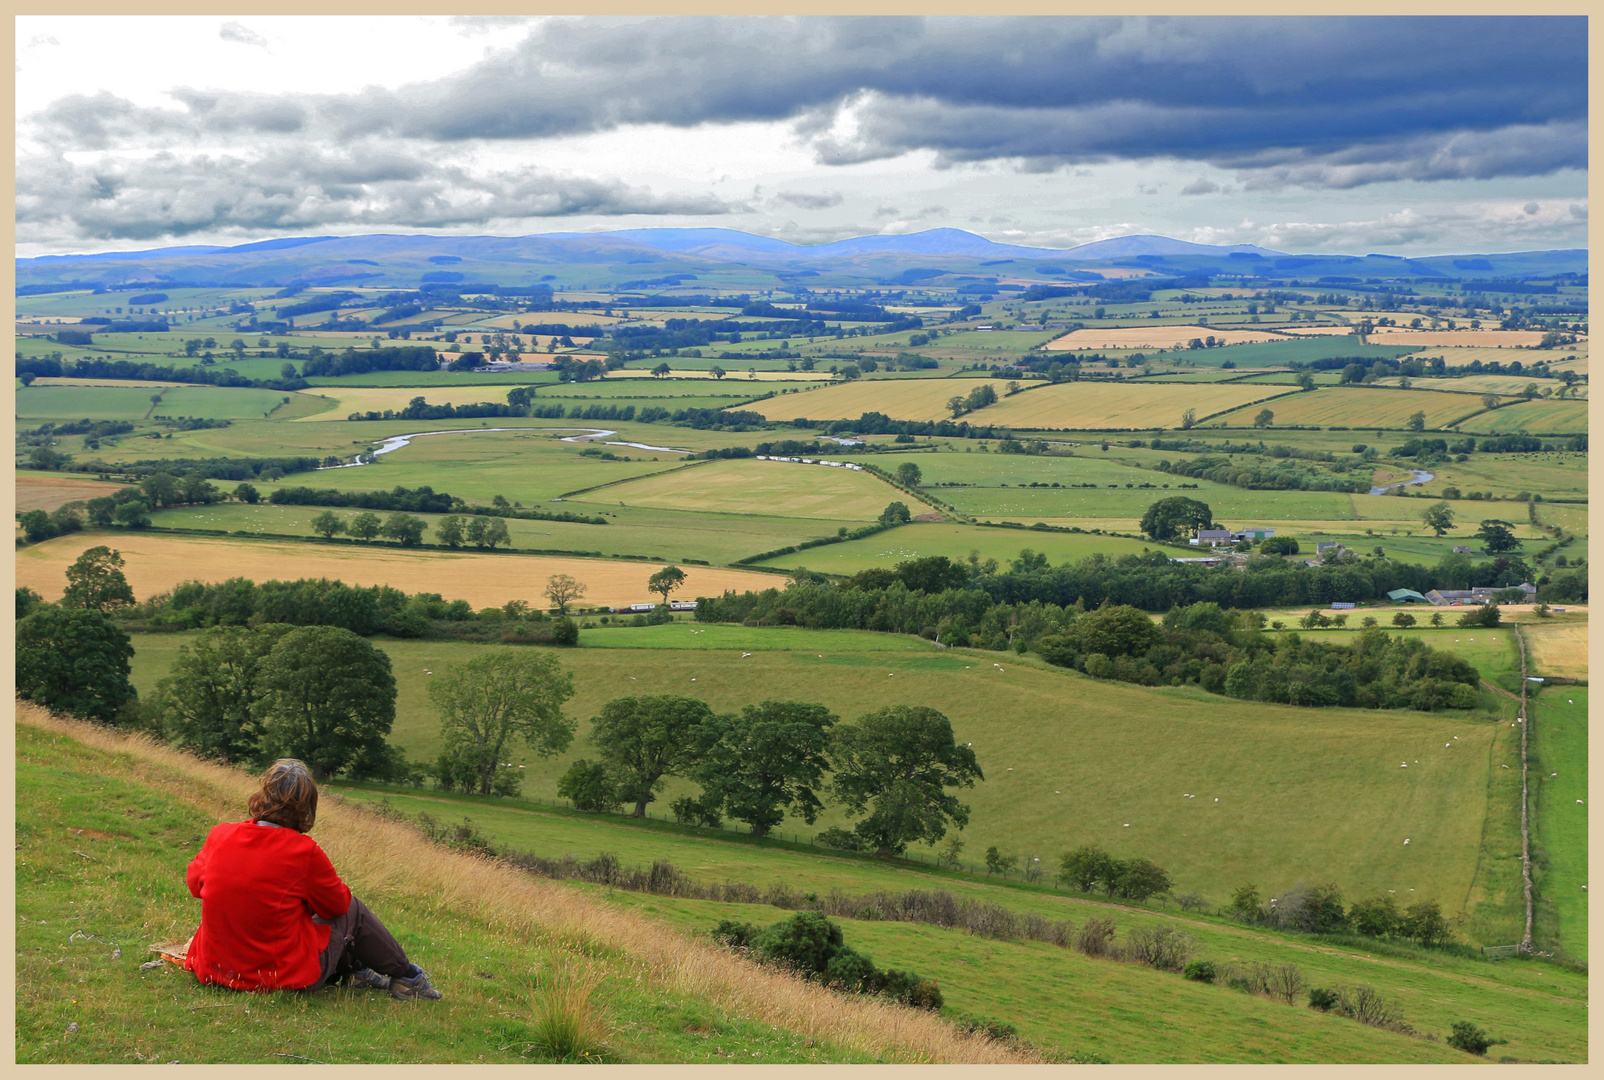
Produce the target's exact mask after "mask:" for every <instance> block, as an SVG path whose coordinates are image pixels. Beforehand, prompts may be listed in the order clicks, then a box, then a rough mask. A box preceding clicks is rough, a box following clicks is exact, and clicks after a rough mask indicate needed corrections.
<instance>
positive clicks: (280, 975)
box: [184, 821, 351, 990]
mask: <svg viewBox="0 0 1604 1080" xmlns="http://www.w3.org/2000/svg"><path fill="white" fill-rule="evenodd" d="M187 880H188V882H189V891H190V893H191V895H193V896H196V897H198V898H199V899H200V902H201V924H200V929H199V930H197V931H196V932H195V940H194V941H193V942H191V943H190V946H189V954H188V956H187V958H186V959H185V961H184V966H185V967H186V968H188V969H189V970H190V971H193V972H194V973H195V978H197V979H199V980H200V981H201V982H203V983H216V984H218V985H220V986H228V987H232V988H233V989H235V990H279V989H291V990H298V989H301V988H303V987H307V986H311V985H312V984H313V983H315V982H317V980H318V978H319V977H320V976H321V975H322V973H323V972H322V968H321V966H320V965H319V963H318V954H319V953H321V952H322V951H323V949H324V947H325V946H327V945H328V942H329V928H328V927H327V926H319V925H318V924H316V923H314V922H313V921H312V916H313V915H318V916H321V917H322V918H325V919H335V918H338V917H339V916H341V915H344V914H345V912H346V910H347V909H348V908H349V907H350V906H351V890H350V889H348V888H346V885H345V882H343V881H341V880H340V875H339V874H337V873H335V872H334V864H333V863H331V862H329V857H328V856H327V855H325V854H323V849H322V848H320V847H318V845H317V841H316V840H313V839H312V838H311V837H310V836H305V835H303V834H301V833H298V832H296V831H295V830H294V829H285V828H273V827H272V826H267V825H258V824H256V823H255V822H254V821H240V822H230V823H227V824H223V825H218V826H216V827H215V828H213V829H212V831H211V833H210V834H209V835H208V836H207V837H206V843H205V844H203V845H201V849H200V853H199V854H197V855H196V856H195V861H194V862H192V863H190V864H189V873H188V875H187Z"/></svg>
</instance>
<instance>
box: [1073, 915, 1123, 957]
mask: <svg viewBox="0 0 1604 1080" xmlns="http://www.w3.org/2000/svg"><path fill="white" fill-rule="evenodd" d="M1075 948H1076V949H1078V950H1079V951H1080V952H1083V953H1085V954H1086V955H1087V956H1107V955H1108V954H1109V953H1111V952H1113V951H1114V920H1113V919H1110V918H1109V917H1108V916H1106V915H1093V916H1092V917H1091V918H1089V919H1087V920H1086V921H1085V922H1084V923H1082V924H1081V926H1080V929H1078V930H1076V931H1075Z"/></svg>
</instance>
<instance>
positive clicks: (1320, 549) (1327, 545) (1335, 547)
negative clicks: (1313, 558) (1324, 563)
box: [1314, 540, 1348, 555]
mask: <svg viewBox="0 0 1604 1080" xmlns="http://www.w3.org/2000/svg"><path fill="white" fill-rule="evenodd" d="M1347 550H1348V549H1347V548H1346V547H1344V546H1343V545H1342V544H1341V543H1340V542H1339V541H1336V540H1321V541H1319V542H1317V543H1316V544H1315V545H1314V553H1315V554H1316V555H1324V554H1325V553H1326V552H1328V551H1330V552H1333V553H1335V554H1337V555H1341V554H1342V553H1343V552H1344V551H1347Z"/></svg>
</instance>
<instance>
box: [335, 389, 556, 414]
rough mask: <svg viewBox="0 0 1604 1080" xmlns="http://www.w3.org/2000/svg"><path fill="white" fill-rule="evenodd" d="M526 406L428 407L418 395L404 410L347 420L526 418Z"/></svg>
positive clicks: (372, 411) (485, 404) (475, 404)
mask: <svg viewBox="0 0 1604 1080" xmlns="http://www.w3.org/2000/svg"><path fill="white" fill-rule="evenodd" d="M528 415H529V406H527V405H502V404H497V403H495V402H489V401H480V402H476V403H474V404H471V405H430V404H428V403H427V402H426V401H424V400H423V396H422V395H421V394H420V395H419V396H418V397H415V398H413V399H412V400H411V401H409V402H407V405H406V408H404V409H383V410H373V409H370V410H368V411H367V412H354V413H349V414H347V415H346V419H347V420H475V419H479V418H481V417H487V416H491V417H494V416H528Z"/></svg>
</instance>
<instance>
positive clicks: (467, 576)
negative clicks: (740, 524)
mask: <svg viewBox="0 0 1604 1080" xmlns="http://www.w3.org/2000/svg"><path fill="white" fill-rule="evenodd" d="M100 544H106V545H107V546H109V547H111V548H113V549H115V550H117V551H120V552H121V553H122V557H123V560H124V563H125V564H126V565H124V567H123V573H124V575H126V576H127V578H128V583H129V584H130V585H132V586H133V588H134V595H135V596H136V597H137V598H139V599H140V600H145V599H147V598H149V597H151V596H154V595H156V594H158V593H162V592H166V591H167V590H169V589H171V588H173V587H174V586H175V585H179V584H181V583H183V582H185V581H225V580H227V579H228V578H232V577H245V578H249V579H251V580H252V581H256V582H262V581H271V580H273V579H278V580H280V581H289V580H294V579H296V578H320V577H326V578H335V579H338V580H340V581H343V582H345V583H346V584H348V585H392V586H394V587H395V588H397V589H400V590H402V591H403V592H409V593H413V592H436V593H439V594H440V595H442V596H444V597H445V598H446V599H447V600H466V601H468V602H469V603H471V604H472V605H473V606H474V607H476V608H481V607H490V606H492V605H496V606H499V605H501V604H505V603H506V602H507V601H508V600H517V599H522V600H527V601H529V603H531V604H532V605H534V606H535V607H538V608H544V607H545V606H546V600H545V598H544V597H543V596H542V590H543V589H544V588H545V587H546V579H547V578H549V577H550V576H551V575H553V574H571V575H573V576H574V577H576V578H578V579H579V580H580V581H582V582H584V584H585V585H586V586H587V587H588V591H587V592H586V593H585V603H587V604H597V605H600V604H608V605H612V606H614V607H618V606H622V605H626V604H639V603H649V602H652V601H653V599H654V597H653V594H652V593H650V592H648V591H647V589H646V579H647V578H649V577H650V576H651V575H652V574H654V573H656V572H657V571H658V570H659V569H661V566H660V565H659V564H654V563H639V562H624V561H622V560H619V559H575V558H565V557H563V556H555V555H512V554H508V555H480V554H470V553H466V552H464V553H461V554H453V553H450V552H444V551H402V550H400V549H396V548H382V547H370V546H361V547H356V546H353V547H351V548H349V549H345V548H336V547H324V546H321V545H317V544H295V543H280V542H275V541H265V540H228V539H222V538H218V539H215V540H214V539H211V538H209V537H179V536H158V535H155V534H153V533H127V534H123V535H119V536H116V537H105V536H86V535H84V534H83V533H74V534H73V535H71V536H62V537H57V538H56V539H54V540H47V541H45V542H44V543H42V544H35V545H34V546H32V547H27V548H23V549H22V550H20V551H18V552H17V584H18V585H26V586H28V587H29V588H31V589H33V590H34V591H35V592H37V593H39V595H41V596H43V597H44V598H45V599H47V600H57V599H60V597H61V594H62V591H63V589H64V587H65V586H66V571H67V567H69V566H71V565H72V563H73V560H75V559H76V558H77V557H78V556H79V555H80V554H81V553H82V552H83V551H84V550H85V549H86V548H91V547H95V546H97V545H100ZM680 569H682V570H684V571H685V584H684V586H682V587H681V588H680V590H679V594H678V595H679V596H682V597H688V598H694V597H696V596H698V595H700V596H717V595H718V594H720V593H722V592H723V591H724V590H725V589H736V590H745V589H766V588H768V587H769V586H771V585H773V584H775V579H774V578H773V577H772V576H770V575H767V574H759V573H754V572H752V571H749V570H725V569H722V568H721V567H716V566H683V567H681V568H680Z"/></svg>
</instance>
